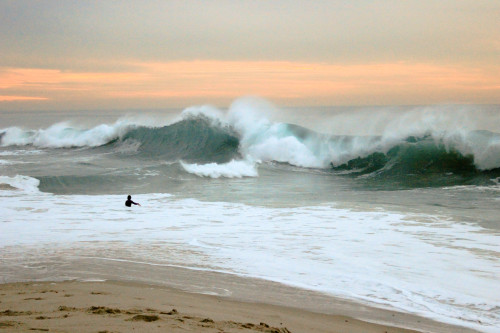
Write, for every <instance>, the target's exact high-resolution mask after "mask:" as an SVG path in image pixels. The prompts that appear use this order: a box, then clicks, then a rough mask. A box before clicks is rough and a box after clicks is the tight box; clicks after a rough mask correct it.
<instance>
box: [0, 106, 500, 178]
mask: <svg viewBox="0 0 500 333" xmlns="http://www.w3.org/2000/svg"><path fill="white" fill-rule="evenodd" d="M266 108H267V106H265V105H264V107H263V106H262V105H260V104H257V105H256V104H255V103H249V102H248V101H247V100H238V101H236V102H235V103H233V105H232V106H231V107H230V108H229V110H228V111H227V112H222V111H220V110H218V109H216V108H211V107H192V108H188V109H186V110H185V111H184V112H183V113H182V114H181V115H180V118H179V119H177V120H176V121H174V122H173V123H171V124H167V125H165V126H158V127H154V126H144V125H141V124H139V123H134V122H133V121H131V120H127V121H125V120H119V121H117V122H116V123H115V124H112V125H106V124H101V125H99V126H96V127H93V128H90V129H84V128H79V127H78V126H73V125H71V124H70V123H65V122H63V123H58V124H55V125H52V126H50V127H48V128H47V129H38V130H25V129H21V128H18V127H10V128H6V129H3V130H0V144H1V146H3V147H8V146H24V145H28V146H34V147H38V148H44V149H51V148H75V147H80V148H81V147H84V148H88V149H97V148H98V149H109V150H110V152H114V153H116V154H121V155H125V156H126V154H133V155H137V156H139V158H147V159H156V160H162V161H169V162H179V163H181V166H182V168H183V170H185V171H187V172H189V173H192V174H195V175H198V176H202V177H212V178H217V177H248V176H249V177H256V176H257V175H258V172H257V167H258V164H259V163H262V162H271V161H276V162H282V163H288V164H291V165H294V166H298V167H302V168H316V169H323V170H329V171H331V172H332V173H335V174H339V175H349V176H354V177H360V178H363V179H382V180H384V179H398V178H399V179H404V180H405V181H407V180H409V184H410V185H411V184H413V183H412V179H420V180H423V181H417V182H415V183H414V184H415V185H417V186H422V185H423V186H426V182H427V181H429V182H430V183H429V184H430V185H432V183H433V182H437V183H436V184H440V185H441V184H446V185H450V184H451V185H453V184H454V183H456V184H464V183H467V182H470V181H471V179H474V181H475V180H477V179H478V178H481V179H483V178H484V180H485V181H486V182H487V181H489V179H491V178H496V177H498V176H500V134H497V133H494V132H491V131H486V130H477V129H474V128H467V127H466V126H456V124H454V123H453V121H451V119H454V118H453V115H449V116H448V117H443V116H442V114H441V113H439V111H435V112H434V113H431V115H432V117H429V112H420V113H418V112H417V113H414V114H412V117H411V120H412V122H411V126H408V124H404V123H402V122H401V119H402V118H404V117H399V118H398V117H396V118H395V120H394V121H393V122H392V123H390V124H388V125H387V126H386V129H385V131H383V132H382V133H381V134H378V135H335V133H328V134H325V133H319V132H316V131H313V130H311V129H308V128H306V127H302V126H298V125H294V124H290V123H285V122H275V121H271V120H270V119H268V117H267V116H266ZM415 114H416V115H417V116H419V117H420V118H418V117H417V116H415ZM435 114H439V115H440V117H436V116H435ZM405 116H406V117H407V118H408V115H407V114H405ZM419 119H420V120H419ZM429 119H432V121H429ZM462 120H463V119H462ZM394 124H399V125H400V126H398V127H395V125H394ZM445 125H446V126H445ZM419 177H420V178H419ZM436 177H437V178H439V179H437V178H436ZM443 181H444V182H443ZM474 181H472V182H474Z"/></svg>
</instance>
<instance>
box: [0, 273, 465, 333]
mask: <svg viewBox="0 0 500 333" xmlns="http://www.w3.org/2000/svg"><path fill="white" fill-rule="evenodd" d="M388 315H389V316H394V317H395V316H399V314H397V313H390V312H389V313H388ZM437 325H441V329H443V330H439V331H443V332H446V331H448V329H449V331H450V332H451V331H453V332H457V330H455V329H454V328H453V327H449V326H447V325H442V324H437ZM0 331H5V332H36V331H39V332H186V331H188V332H189V331H191V332H270V333H288V332H293V333H296V332H352V333H356V332H367V333H372V332H373V333H375V332H380V333H389V332H393V333H394V332H401V333H403V332H426V331H429V330H428V329H424V330H409V329H403V328H398V327H394V326H392V325H381V324H375V323H369V322H366V321H362V320H356V319H353V318H352V317H349V316H344V315H333V314H320V313H315V312H311V311H307V310H303V309H298V308H292V307H287V306H277V305H270V304H263V303H252V302H241V301H236V300H232V299H229V298H227V297H221V296H214V295H204V294H199V293H190V292H185V291H180V290H176V289H172V288H168V287H162V286H153V285H147V284H139V283H132V282H117V281H105V282H104V281H103V282H82V281H65V282H42V283H40V282H26V283H9V284H2V285H0ZM432 331H433V330H431V332H432Z"/></svg>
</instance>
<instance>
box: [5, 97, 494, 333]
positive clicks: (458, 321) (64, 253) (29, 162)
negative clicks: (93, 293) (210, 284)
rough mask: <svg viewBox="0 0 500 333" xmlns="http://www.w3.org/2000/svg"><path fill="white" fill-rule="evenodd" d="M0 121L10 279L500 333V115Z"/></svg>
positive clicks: (261, 110) (138, 113)
mask: <svg viewBox="0 0 500 333" xmlns="http://www.w3.org/2000/svg"><path fill="white" fill-rule="evenodd" d="M0 119H1V121H0V207H1V216H0V282H2V283H8V282H16V281H28V280H29V281H32V280H35V281H37V280H38V281H57V280H64V279H83V280H84V279H98V278H99V277H100V275H99V272H97V271H93V270H92V267H91V266H90V267H86V269H82V268H81V267H78V266H77V265H73V264H71V263H72V262H74V260H75V258H77V259H78V258H80V259H86V258H92V259H93V260H101V261H103V262H114V263H120V262H124V263H140V264H141V265H150V266H172V267H184V268H188V269H192V270H204V271H213V272H220V273H224V274H231V275H234V276H240V277H250V278H258V279H262V280H267V281H273V282H278V283H282V284H285V285H289V286H294V287H298V288H302V289H305V290H311V291H315V292H320V293H324V294H325V295H331V296H335V297H339V298H344V299H348V300H353V301H355V302H360V303H362V304H367V305H371V306H375V307H382V308H389V309H394V310H397V311H402V312H407V313H411V314H416V315H419V316H423V317H427V318H431V319H434V320H437V321H441V322H445V323H450V324H454V325H459V326H463V327H469V328H473V329H476V330H479V331H483V332H498V331H499V330H500V283H499V281H500V106H498V105H466V106H464V105H437V106H419V107H310V108H278V107H276V106H273V105H271V104H269V103H267V102H266V101H262V100H259V99H253V98H242V99H239V100H236V101H235V102H234V103H233V104H232V105H231V106H230V107H228V108H216V107H211V106H192V107H188V108H186V109H183V110H180V109H179V110H177V109H171V110H170V109H169V110H122V111H87V112H84V111H82V112H74V111H65V112H64V111H43V112H42V111H41V112H35V111H24V112H22V111H17V112H14V111H2V112H0ZM129 194H130V195H132V199H133V200H134V201H136V202H139V203H140V204H141V206H133V207H131V208H128V207H125V206H124V202H125V200H126V196H127V195H129ZM111 273H113V274H115V275H114V276H115V277H116V278H117V279H118V278H121V279H127V274H128V272H127V270H120V271H116V272H111ZM111 273H110V274H111ZM166 282H167V281H166ZM215 294H217V292H215Z"/></svg>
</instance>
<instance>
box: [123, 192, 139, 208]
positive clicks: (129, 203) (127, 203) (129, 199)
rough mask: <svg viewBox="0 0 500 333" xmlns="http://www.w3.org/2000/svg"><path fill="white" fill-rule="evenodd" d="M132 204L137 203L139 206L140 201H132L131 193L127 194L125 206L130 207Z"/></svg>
mask: <svg viewBox="0 0 500 333" xmlns="http://www.w3.org/2000/svg"><path fill="white" fill-rule="evenodd" d="M132 205H137V206H140V205H141V204H140V203H138V202H133V201H132V196H131V195H129V196H128V197H127V201H125V206H127V207H132Z"/></svg>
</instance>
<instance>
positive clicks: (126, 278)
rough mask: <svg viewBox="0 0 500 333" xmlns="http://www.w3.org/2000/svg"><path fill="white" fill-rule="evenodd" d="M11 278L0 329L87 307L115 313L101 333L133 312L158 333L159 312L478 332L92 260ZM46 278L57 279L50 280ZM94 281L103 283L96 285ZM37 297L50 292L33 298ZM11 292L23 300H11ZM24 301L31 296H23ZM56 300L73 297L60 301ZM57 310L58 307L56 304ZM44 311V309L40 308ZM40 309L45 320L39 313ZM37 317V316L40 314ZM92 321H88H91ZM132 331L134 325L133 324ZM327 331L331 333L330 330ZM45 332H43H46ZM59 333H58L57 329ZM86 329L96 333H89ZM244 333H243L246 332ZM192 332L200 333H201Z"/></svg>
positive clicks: (244, 283) (201, 274) (292, 292)
mask: <svg viewBox="0 0 500 333" xmlns="http://www.w3.org/2000/svg"><path fill="white" fill-rule="evenodd" d="M62 266H65V265H62ZM67 268H68V267H66V269H67ZM16 273H17V274H14V275H15V276H17V277H19V276H24V277H26V279H18V280H24V281H25V282H14V281H10V282H9V283H4V284H0V293H1V294H6V291H7V290H12V293H9V296H8V297H7V298H6V296H7V294H6V295H3V296H2V301H1V303H0V312H1V313H0V329H1V328H2V327H1V323H3V322H6V321H7V322H8V321H10V320H11V319H12V318H18V319H23V320H24V322H25V323H26V324H29V325H33V324H40V325H41V324H42V323H43V324H44V325H46V326H47V325H49V326H50V325H52V327H54V329H55V328H56V327H59V326H58V325H62V326H64V322H67V323H70V321H67V320H66V319H67V318H63V319H64V320H62V319H61V318H60V316H59V317H57V316H56V314H57V313H58V312H57V311H56V310H57V309H58V307H59V306H66V307H69V308H76V309H79V310H78V311H76V310H75V311H76V312H75V313H78V315H76V314H75V315H74V317H75V320H77V319H78V318H79V319H78V320H83V319H82V318H84V317H88V316H89V315H91V314H93V313H92V311H91V310H89V309H90V308H91V307H106V308H111V309H119V310H120V315H118V314H115V315H116V316H99V318H100V319H99V320H98V322H99V323H100V324H99V325H104V326H105V327H108V325H111V326H110V327H111V331H113V332H114V331H115V329H114V328H113V327H114V326H113V325H118V326H119V327H120V328H119V329H118V330H117V331H119V332H124V331H127V330H128V329H130V330H132V328H133V327H136V326H133V325H132V326H127V325H130V323H131V322H130V321H125V320H126V319H127V318H128V317H127V316H125V313H126V312H127V311H128V312H131V311H130V309H133V308H138V309H139V310H141V312H140V313H139V312H137V314H135V315H138V314H141V313H149V312H148V311H147V309H154V310H155V311H156V312H155V313H153V315H157V316H158V317H159V318H160V319H161V321H160V320H158V321H155V322H157V323H162V324H161V325H160V326H162V327H163V329H164V328H165V327H164V324H165V325H167V323H170V324H171V319H172V318H170V317H169V316H168V315H162V314H161V312H164V313H168V312H170V311H171V310H172V309H173V308H175V309H176V310H177V311H178V312H179V313H181V312H182V313H183V316H188V317H189V316H191V317H193V316H194V317H196V318H201V317H204V318H207V317H210V318H209V319H210V320H213V321H214V322H215V323H218V324H217V325H221V326H220V329H222V331H224V332H230V331H231V330H228V329H229V328H228V327H227V325H228V324H227V323H226V322H238V323H240V324H246V323H252V324H253V325H256V326H255V327H253V329H254V331H255V332H258V331H259V329H262V330H263V329H265V327H261V328H258V325H259V324H260V322H264V323H266V324H267V325H269V326H270V327H275V328H277V329H280V327H281V326H279V325H278V324H280V323H283V325H282V326H284V327H286V328H287V329H288V330H289V331H291V332H345V331H348V332H432V333H452V332H453V333H470V332H478V331H475V330H473V329H470V328H466V327H461V326H455V325H452V324H447V323H441V322H437V321H434V320H432V319H428V318H424V317H419V316H417V315H412V314H408V313H403V312H398V311H394V310H388V309H383V308H377V307H372V306H368V305H365V304H361V303H356V302H355V301H351V300H346V299H341V298H337V297H334V296H331V295H326V294H322V293H319V292H314V291H309V290H304V289H299V288H295V287H291V286H287V285H284V284H281V283H277V282H272V281H267V280H260V279H254V278H245V277H240V276H237V275H232V274H224V273H218V272H213V271H205V270H193V269H189V268H181V267H175V266H151V265H148V264H140V263H130V262H114V261H106V260H98V259H96V258H78V260H76V262H73V263H72V264H71V269H70V270H68V271H62V270H61V271H57V270H56V272H51V274H50V275H46V276H43V275H40V274H32V275H31V276H30V275H29V274H28V275H26V274H19V273H21V272H16ZM54 276H58V277H59V278H57V279H56V278H54ZM55 280H57V281H55ZM59 280H60V281H59ZM92 280H93V281H92ZM98 280H104V281H102V282H97V281H98ZM48 281H50V282H48ZM91 289H92V290H91ZM94 289H95V290H94ZM16 290H17V291H16ZM44 290H49V291H50V290H55V291H58V292H57V293H54V292H52V293H51V292H45V293H43V294H41V292H42V291H44ZM63 290H64V291H63ZM151 290H153V291H156V292H158V293H161V294H162V295H163V297H157V296H158V295H156V296H155V293H154V292H150V291H151ZM16 292H17V293H25V294H16ZM30 293H31V294H30ZM28 294H30V295H31V296H26V295H28ZM142 294H144V295H149V294H150V296H148V297H147V298H145V301H144V302H139V303H137V302H136V301H138V300H137V299H136V298H137V297H136V296H133V295H142ZM61 295H74V296H72V297H61ZM96 295H99V297H92V296H96ZM174 295H175V297H174V298H172V299H173V300H172V301H170V302H169V303H168V304H165V303H162V298H165V299H170V298H171V297H173V296H174ZM21 296H25V297H21ZM141 297H142V296H141ZM38 298H40V299H38ZM7 299H8V300H7ZM37 299H38V300H37ZM96 301H98V302H96ZM57 302H59V303H60V304H56V303H57ZM49 304H50V305H51V306H48V305H49ZM167 305H168V306H167ZM166 306H167V307H166ZM215 306H217V307H220V308H221V310H220V311H218V312H212V311H213V308H214V307H215ZM168 307H171V308H168ZM40 308H43V309H45V310H43V311H48V312H47V313H45V312H43V311H41V309H40ZM264 310H265V311H264ZM5 311H17V312H22V311H24V312H26V311H31V313H32V315H23V316H19V317H13V316H9V315H6V314H5ZM89 311H90V312H89ZM103 311H105V310H103ZM234 311H237V313H234ZM266 311H267V312H266ZM35 312H36V313H37V315H36V316H35V315H33V314H34V313H35ZM39 312H42V314H40V313H39ZM268 312H269V314H268ZM43 313H45V314H43ZM245 313H253V315H252V316H250V317H249V316H246V315H245ZM270 314H272V315H270ZM70 315H71V316H72V314H71V313H69V315H68V317H71V316H70ZM276 316H277V317H279V318H283V319H282V320H281V321H280V322H275V321H273V318H275V317H276ZM36 317H46V318H52V319H50V320H48V321H41V320H36ZM56 317H57V318H59V319H57V318H56ZM95 317H96V316H92V318H95ZM125 317H127V318H125ZM129 317H130V316H129ZM212 317H213V318H212ZM176 318H177V317H176ZM204 318H202V319H200V320H203V319H204ZM284 318H286V319H284ZM87 319H88V318H87ZM128 319H130V318H128ZM177 319H182V318H177ZM177 319H175V320H177ZM124 323H126V324H124ZM133 323H134V325H139V324H138V323H137V322H133ZM145 324H149V325H150V324H151V323H147V322H146V323H141V324H140V325H145ZM170 324H169V325H170ZM176 324H178V323H176ZM198 324H199V322H196V323H195V322H191V323H190V324H189V325H198ZM205 324H206V323H205ZM23 325H24V324H23ZM123 325H125V326H123ZM186 325H187V324H186ZM214 325H215V324H214ZM214 325H212V327H211V328H209V327H207V330H206V332H212V331H213V332H222V331H221V330H215V328H214V327H215V326H217V325H215V326H214ZM224 325H225V326H224ZM276 325H278V326H276ZM287 325H288V326H287ZM332 325H333V326H332ZM346 325H347V326H346ZM62 326H61V327H62ZM23 327H24V328H23ZM26 327H27V326H22V325H21V326H18V327H15V326H12V327H11V328H10V329H15V330H16V331H23V329H25V328H26ZM40 327H41V326H40ZM44 327H45V326H44ZM44 327H41V328H44ZM152 327H153V326H150V327H149V328H148V330H149V331H151V328H152ZM154 327H156V326H154ZM196 327H197V329H196V331H200V330H198V329H203V327H201V326H200V327H198V326H196ZM330 327H333V329H331V328H330ZM32 328H33V327H32ZM35 328H36V327H35ZM45 328H49V329H50V327H48V326H47V327H45ZM243 328H244V327H243ZM281 328H282V327H281ZM61 329H62V331H64V329H63V328H61ZM92 329H93V330H95V331H99V329H98V328H97V327H95V328H92ZM107 329H108V328H106V330H107ZM210 329H213V330H212V331H211V330H210ZM240 329H241V327H240ZM244 329H247V330H248V328H244ZM89 330H90V328H89V329H87V330H83V331H82V332H88V331H89ZM262 330H261V331H262ZM71 331H74V330H71ZM90 331H91V330H90ZM101 331H105V330H101ZM111 331H110V332H111ZM174 332H175V331H174ZM200 332H205V331H203V330H201V331H200ZM277 332H280V331H277ZM283 332H286V331H283Z"/></svg>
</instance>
